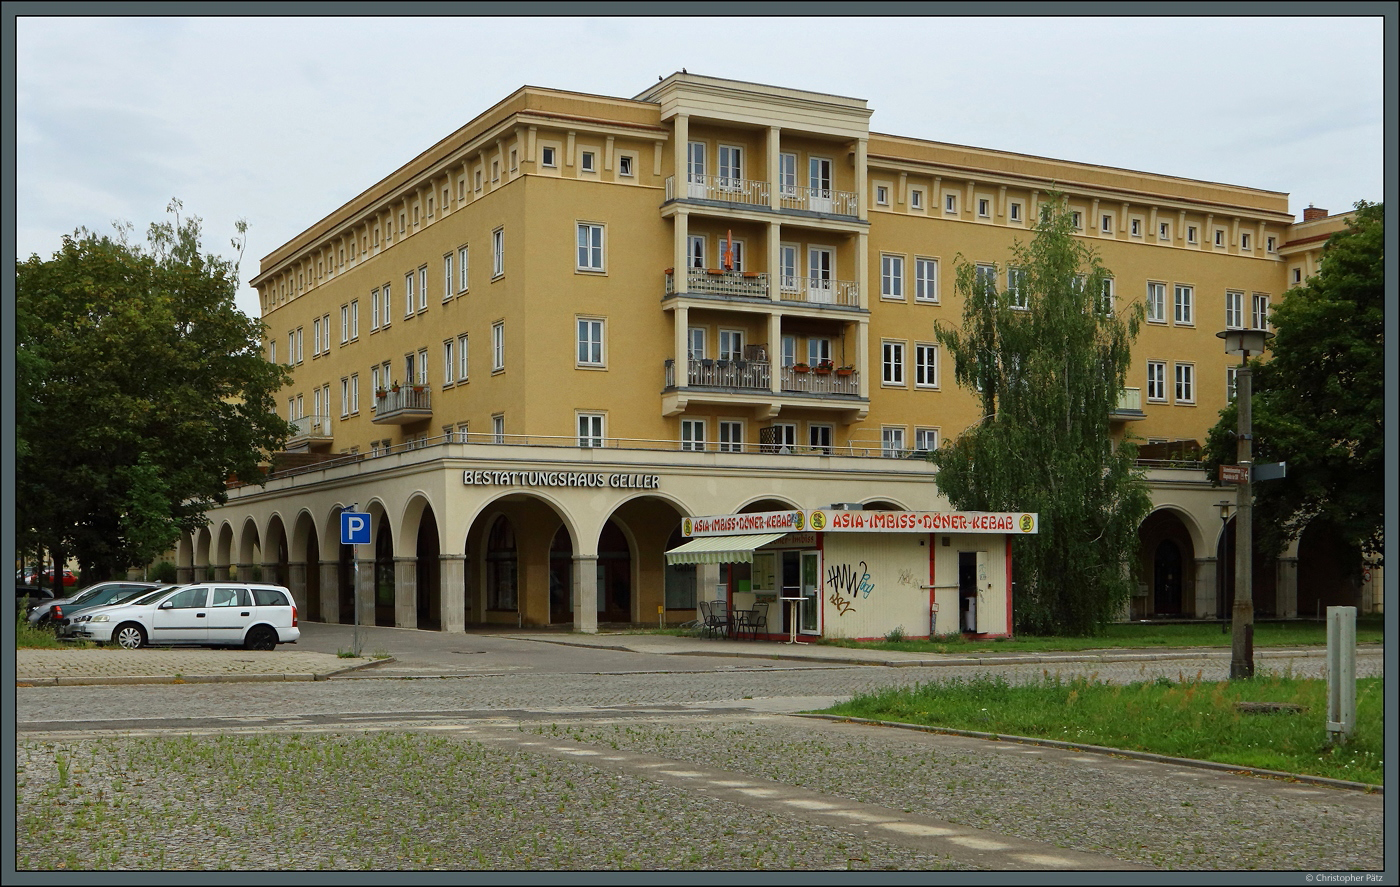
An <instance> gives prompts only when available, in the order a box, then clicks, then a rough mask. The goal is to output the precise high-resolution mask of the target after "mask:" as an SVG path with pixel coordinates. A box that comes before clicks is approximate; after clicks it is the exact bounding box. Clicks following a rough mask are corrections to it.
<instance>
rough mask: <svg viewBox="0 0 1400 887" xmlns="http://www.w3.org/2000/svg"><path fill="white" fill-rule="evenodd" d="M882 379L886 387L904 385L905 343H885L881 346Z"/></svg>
mask: <svg viewBox="0 0 1400 887" xmlns="http://www.w3.org/2000/svg"><path fill="white" fill-rule="evenodd" d="M880 351H881V360H880V366H881V377H880V381H881V382H882V383H883V384H885V385H903V384H904V343H903V342H885V343H883V344H882V345H881V346H880Z"/></svg>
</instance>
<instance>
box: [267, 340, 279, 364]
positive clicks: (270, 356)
mask: <svg viewBox="0 0 1400 887" xmlns="http://www.w3.org/2000/svg"><path fill="white" fill-rule="evenodd" d="M267 360H268V363H276V362H277V340H276V339H269V340H268V343H267Z"/></svg>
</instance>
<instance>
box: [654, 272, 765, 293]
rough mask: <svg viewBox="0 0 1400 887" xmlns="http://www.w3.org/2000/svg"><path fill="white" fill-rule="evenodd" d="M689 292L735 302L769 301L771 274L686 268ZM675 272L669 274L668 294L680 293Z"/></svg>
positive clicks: (686, 286) (667, 278) (667, 280)
mask: <svg viewBox="0 0 1400 887" xmlns="http://www.w3.org/2000/svg"><path fill="white" fill-rule="evenodd" d="M685 272H686V274H685V277H686V279H685V289H684V290H682V292H685V293H688V294H690V295H696V294H699V295H706V296H721V297H724V298H733V299H767V298H768V275H767V274H766V273H765V272H762V271H722V270H720V269H718V268H687V269H685ZM675 276H676V275H675V271H674V269H669V270H667V272H666V295H668V296H672V295H675V294H676V282H675Z"/></svg>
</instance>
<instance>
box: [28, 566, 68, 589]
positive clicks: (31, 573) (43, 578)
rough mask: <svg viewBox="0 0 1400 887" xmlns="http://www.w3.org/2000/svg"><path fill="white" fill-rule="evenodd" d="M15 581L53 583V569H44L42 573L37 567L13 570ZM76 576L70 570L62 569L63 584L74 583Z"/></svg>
mask: <svg viewBox="0 0 1400 887" xmlns="http://www.w3.org/2000/svg"><path fill="white" fill-rule="evenodd" d="M15 581H16V582H19V583H22V584H24V585H53V570H45V571H43V572H42V573H41V572H40V571H39V568H38V567H26V568H25V569H24V570H23V571H20V570H16V571H15ZM77 582H78V577H77V576H74V575H73V571H72V570H64V571H63V584H64V585H76V584H77Z"/></svg>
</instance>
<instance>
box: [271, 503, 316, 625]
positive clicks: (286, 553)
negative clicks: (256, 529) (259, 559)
mask: <svg viewBox="0 0 1400 887" xmlns="http://www.w3.org/2000/svg"><path fill="white" fill-rule="evenodd" d="M262 538H263V539H264V540H265V543H266V544H265V545H264V546H263V558H264V559H265V560H266V563H265V564H264V565H263V566H262V581H264V582H270V583H272V584H273V585H284V586H287V587H288V588H291V586H292V585H293V583H292V578H291V554H290V552H291V544H290V543H289V541H288V539H287V528H286V526H285V525H284V524H283V522H282V515H280V514H278V513H277V512H273V513H272V516H271V517H270V518H268V521H267V529H266V530H264V531H263V535H262ZM293 597H294V598H297V595H296V589H293ZM297 604H298V606H299V608H300V609H301V610H302V611H305V610H306V601H305V600H304V599H302V598H298V599H297Z"/></svg>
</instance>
